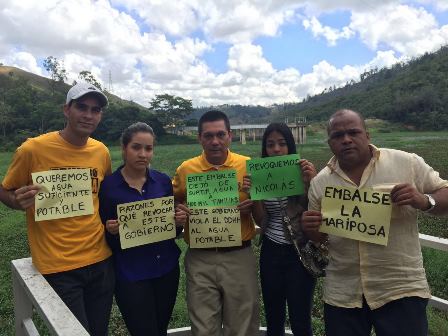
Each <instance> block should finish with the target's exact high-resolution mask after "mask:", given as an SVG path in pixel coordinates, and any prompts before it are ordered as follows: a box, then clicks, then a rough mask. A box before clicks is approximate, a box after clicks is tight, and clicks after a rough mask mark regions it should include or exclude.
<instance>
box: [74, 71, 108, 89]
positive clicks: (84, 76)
mask: <svg viewBox="0 0 448 336" xmlns="http://www.w3.org/2000/svg"><path fill="white" fill-rule="evenodd" d="M78 78H79V79H81V80H84V81H86V82H88V83H90V84H93V85H95V86H96V87H97V88H98V89H100V90H103V88H102V86H101V84H100V82H99V80H97V79H96V77H95V76H94V75H93V74H92V73H91V72H90V71H87V70H83V71H81V72H80V73H79V75H78Z"/></svg>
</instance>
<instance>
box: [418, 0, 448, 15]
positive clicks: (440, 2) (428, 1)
mask: <svg viewBox="0 0 448 336" xmlns="http://www.w3.org/2000/svg"><path fill="white" fill-rule="evenodd" d="M417 2H418V3H421V4H424V5H433V6H434V7H435V8H436V10H438V11H441V12H443V11H446V10H448V0H417Z"/></svg>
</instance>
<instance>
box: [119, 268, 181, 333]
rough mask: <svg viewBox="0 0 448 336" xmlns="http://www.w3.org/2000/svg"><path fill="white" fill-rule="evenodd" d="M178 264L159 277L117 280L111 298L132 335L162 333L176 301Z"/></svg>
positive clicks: (166, 326)
mask: <svg viewBox="0 0 448 336" xmlns="http://www.w3.org/2000/svg"><path fill="white" fill-rule="evenodd" d="M178 285H179V265H177V266H176V267H175V268H174V269H173V270H172V271H170V272H169V273H167V274H165V275H163V276H161V277H160V278H155V279H147V280H141V281H137V282H124V281H118V280H117V283H116V287H115V299H116V300H117V305H118V308H120V311H121V315H122V316H123V319H124V322H125V323H126V327H127V328H128V331H129V333H130V334H131V335H132V336H165V335H166V334H167V333H166V331H167V329H168V323H169V322H170V318H171V314H172V312H173V308H174V304H175V303H176V295H177V288H178Z"/></svg>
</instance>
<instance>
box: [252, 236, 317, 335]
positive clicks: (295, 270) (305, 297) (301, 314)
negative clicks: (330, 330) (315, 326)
mask: <svg viewBox="0 0 448 336" xmlns="http://www.w3.org/2000/svg"><path fill="white" fill-rule="evenodd" d="M260 277H261V290H262V294H263V301H264V310H265V315H266V324H267V335H268V336H269V335H270V336H282V335H284V334H285V319H286V304H288V313H289V321H290V324H291V330H292V332H293V334H294V335H295V336H310V335H312V329H311V308H312V302H313V291H314V286H315V284H316V280H315V279H314V278H313V276H311V275H310V274H309V273H308V272H307V271H306V269H305V268H304V267H303V265H302V263H301V262H300V260H299V257H298V255H297V252H296V251H295V250H294V246H293V245H283V244H277V243H275V242H273V241H272V240H270V239H269V238H267V237H263V245H262V246H261V254H260Z"/></svg>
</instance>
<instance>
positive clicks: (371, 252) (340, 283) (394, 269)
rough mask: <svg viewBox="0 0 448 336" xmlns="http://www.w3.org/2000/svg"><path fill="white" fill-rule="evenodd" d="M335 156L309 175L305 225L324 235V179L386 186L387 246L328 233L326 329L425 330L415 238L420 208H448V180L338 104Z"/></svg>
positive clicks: (338, 333)
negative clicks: (380, 144)
mask: <svg viewBox="0 0 448 336" xmlns="http://www.w3.org/2000/svg"><path fill="white" fill-rule="evenodd" d="M327 131H328V144H329V146H330V148H331V150H332V152H333V154H334V157H333V158H332V159H331V160H330V161H329V163H328V164H327V167H325V168H324V169H323V170H322V171H321V172H320V173H319V174H318V175H317V176H316V177H315V178H314V179H313V180H312V181H311V187H310V190H309V194H308V196H309V210H308V211H306V212H304V214H303V217H302V225H303V229H304V230H305V232H306V233H307V234H308V235H309V236H310V237H312V238H313V239H315V240H319V239H321V238H322V236H323V234H321V233H319V232H318V230H319V227H320V225H321V224H322V214H321V212H320V210H321V200H322V197H323V192H324V190H325V187H326V186H331V185H337V186H345V187H355V188H370V189H380V190H381V189H384V188H385V186H390V187H389V188H390V193H391V199H392V202H393V207H392V217H391V222H390V230H389V239H388V244H387V246H382V245H377V244H372V243H367V242H362V241H357V240H352V239H347V238H342V237H337V236H333V235H330V236H329V237H328V238H329V253H330V263H329V265H328V267H327V276H326V279H325V283H324V301H325V329H326V335H327V336H350V335H366V336H370V333H371V329H372V327H374V329H375V332H376V335H377V336H389V335H390V336H392V335H393V336H399V335H403V336H404V335H406V336H408V335H416V336H417V335H418V336H420V335H421V336H423V335H427V333H428V322H427V318H426V305H427V302H428V298H429V297H430V296H431V294H430V291H429V287H428V283H427V281H426V275H425V270H424V268H423V261H422V255H421V249H420V243H419V236H418V227H417V213H418V211H419V210H420V211H426V212H430V213H431V214H435V215H442V214H446V213H447V212H448V181H446V180H443V179H441V178H440V177H439V174H438V173H437V172H436V171H434V170H433V169H432V168H431V167H430V166H429V165H427V164H426V163H425V161H424V160H423V159H422V158H421V157H419V156H417V155H416V154H412V153H407V152H403V151H399V150H393V149H387V148H381V149H379V148H377V147H375V146H373V145H372V144H370V137H369V133H368V132H367V131H366V127H365V123H364V120H363V119H362V117H361V116H360V115H359V114H358V113H357V112H354V111H350V110H339V111H337V112H336V113H334V114H333V115H332V116H331V118H330V120H329V122H328V129H327Z"/></svg>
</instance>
